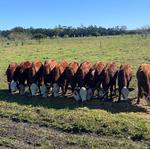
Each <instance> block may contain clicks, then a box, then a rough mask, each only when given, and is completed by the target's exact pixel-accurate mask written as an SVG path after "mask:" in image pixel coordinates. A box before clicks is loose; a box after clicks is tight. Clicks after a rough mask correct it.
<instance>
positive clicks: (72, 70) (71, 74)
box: [64, 61, 80, 94]
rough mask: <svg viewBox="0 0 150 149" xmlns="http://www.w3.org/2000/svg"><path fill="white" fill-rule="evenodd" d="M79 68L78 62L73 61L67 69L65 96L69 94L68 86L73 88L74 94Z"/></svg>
mask: <svg viewBox="0 0 150 149" xmlns="http://www.w3.org/2000/svg"><path fill="white" fill-rule="evenodd" d="M79 66H80V64H79V63H78V62H76V61H73V62H71V63H70V64H69V65H68V67H66V69H65V72H64V73H65V74H64V79H65V81H66V84H65V92H64V94H66V92H67V89H68V85H70V86H71V90H72V92H73V91H74V89H75V86H76V81H75V75H76V72H77V70H78V68H79Z"/></svg>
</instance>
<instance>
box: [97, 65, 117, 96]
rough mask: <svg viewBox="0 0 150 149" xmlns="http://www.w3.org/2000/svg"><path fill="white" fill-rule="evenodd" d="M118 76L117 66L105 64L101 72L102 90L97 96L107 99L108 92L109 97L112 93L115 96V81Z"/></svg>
mask: <svg viewBox="0 0 150 149" xmlns="http://www.w3.org/2000/svg"><path fill="white" fill-rule="evenodd" d="M117 75H118V69H117V65H116V64H115V63H110V64H107V65H106V67H105V68H104V69H103V72H102V90H100V93H99V95H100V96H101V97H108V92H109V90H110V97H111V98H112V95H113V93H114V94H116V79H117Z"/></svg>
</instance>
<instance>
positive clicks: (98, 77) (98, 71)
mask: <svg viewBox="0 0 150 149" xmlns="http://www.w3.org/2000/svg"><path fill="white" fill-rule="evenodd" d="M105 67H106V64H105V63H103V62H100V61H97V62H96V63H95V65H94V70H95V72H94V79H93V81H92V82H93V88H94V89H97V90H98V91H99V93H100V88H101V84H102V72H103V70H104V68H105Z"/></svg>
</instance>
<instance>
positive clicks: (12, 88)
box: [6, 63, 18, 93]
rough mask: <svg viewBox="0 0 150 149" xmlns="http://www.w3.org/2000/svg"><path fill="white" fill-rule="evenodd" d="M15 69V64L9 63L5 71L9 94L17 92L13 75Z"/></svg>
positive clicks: (15, 79)
mask: <svg viewBox="0 0 150 149" xmlns="http://www.w3.org/2000/svg"><path fill="white" fill-rule="evenodd" d="M17 67H18V65H17V63H11V64H9V66H8V68H7V70H6V76H7V82H8V88H9V92H11V93H13V92H15V91H16V90H17V78H16V76H15V75H14V74H15V71H16V69H17Z"/></svg>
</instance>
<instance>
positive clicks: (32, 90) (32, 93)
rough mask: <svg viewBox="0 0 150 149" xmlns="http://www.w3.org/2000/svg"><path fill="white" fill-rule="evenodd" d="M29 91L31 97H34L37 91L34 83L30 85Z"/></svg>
mask: <svg viewBox="0 0 150 149" xmlns="http://www.w3.org/2000/svg"><path fill="white" fill-rule="evenodd" d="M30 90H31V95H32V96H35V95H36V93H37V91H38V86H37V84H35V83H32V84H31V86H30Z"/></svg>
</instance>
